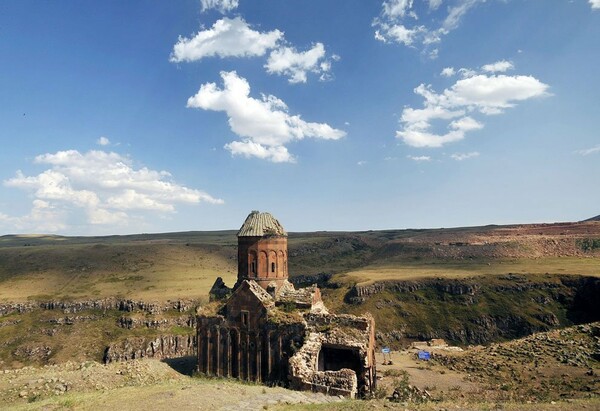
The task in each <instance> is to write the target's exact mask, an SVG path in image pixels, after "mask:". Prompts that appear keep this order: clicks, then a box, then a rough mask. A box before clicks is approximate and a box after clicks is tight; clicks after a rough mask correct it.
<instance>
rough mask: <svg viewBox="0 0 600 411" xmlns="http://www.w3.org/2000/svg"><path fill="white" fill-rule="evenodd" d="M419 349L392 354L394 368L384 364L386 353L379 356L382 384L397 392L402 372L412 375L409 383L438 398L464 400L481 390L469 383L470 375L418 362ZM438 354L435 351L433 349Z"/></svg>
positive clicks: (377, 355) (477, 385)
mask: <svg viewBox="0 0 600 411" xmlns="http://www.w3.org/2000/svg"><path fill="white" fill-rule="evenodd" d="M417 351H418V350H404V351H399V352H392V354H391V358H392V362H393V364H392V365H383V354H381V353H376V354H375V358H376V361H377V374H378V377H380V380H379V384H380V386H382V387H385V388H386V389H387V390H388V391H390V392H391V390H393V385H394V380H396V379H398V378H399V376H400V375H401V372H402V370H404V371H406V372H407V373H408V375H409V383H410V384H411V385H414V386H416V387H417V388H419V389H421V390H426V391H428V392H429V393H430V394H432V395H433V396H434V397H445V398H448V397H460V396H461V395H463V396H464V395H466V394H470V393H475V392H479V391H481V389H482V388H481V387H480V386H479V384H477V383H474V382H471V381H468V380H467V378H468V374H466V373H460V372H457V371H451V370H448V369H447V368H446V367H442V366H439V365H432V364H431V363H429V362H428V361H423V360H418V359H417ZM432 351H434V350H432Z"/></svg>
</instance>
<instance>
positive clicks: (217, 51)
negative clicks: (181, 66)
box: [170, 17, 283, 63]
mask: <svg viewBox="0 0 600 411" xmlns="http://www.w3.org/2000/svg"><path fill="white" fill-rule="evenodd" d="M282 39H283V33H282V32H281V31H279V30H273V31H269V32H264V33H261V32H258V31H255V30H252V29H251V28H250V26H249V25H248V23H246V22H245V21H244V19H242V18H241V17H236V18H233V19H229V18H227V17H224V18H222V19H221V20H217V21H216V22H215V24H213V26H212V27H211V28H209V29H206V30H202V31H199V32H198V33H196V35H195V36H194V37H192V38H186V37H181V36H180V37H179V41H178V42H177V44H175V46H173V52H172V53H171V58H170V60H171V62H174V63H177V62H182V61H197V60H201V59H202V58H204V57H213V56H219V57H222V58H224V57H252V56H262V55H264V54H265V53H266V52H267V51H268V50H270V49H272V48H275V47H276V46H277V44H278V42H279V41H280V40H282Z"/></svg>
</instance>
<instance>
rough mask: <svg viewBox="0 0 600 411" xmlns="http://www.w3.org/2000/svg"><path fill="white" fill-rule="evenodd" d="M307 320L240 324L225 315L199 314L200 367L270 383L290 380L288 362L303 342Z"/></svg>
mask: <svg viewBox="0 0 600 411" xmlns="http://www.w3.org/2000/svg"><path fill="white" fill-rule="evenodd" d="M303 335H304V325H303V324H299V323H298V324H286V325H283V324H281V325H274V324H268V323H265V324H263V325H262V326H261V327H256V328H249V329H245V328H240V327H237V326H235V325H232V324H231V323H229V322H228V321H227V320H226V319H225V318H224V317H222V316H215V317H204V316H200V317H198V334H197V341H198V351H197V355H198V371H199V372H202V373H204V374H206V375H213V376H218V377H231V378H238V379H240V380H247V381H256V382H265V383H270V384H283V385H287V383H288V362H289V358H290V357H291V356H292V355H293V353H294V352H295V350H297V348H298V347H299V346H300V345H301V344H302V339H303Z"/></svg>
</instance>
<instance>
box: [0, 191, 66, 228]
mask: <svg viewBox="0 0 600 411" xmlns="http://www.w3.org/2000/svg"><path fill="white" fill-rule="evenodd" d="M64 221H65V215H64V211H61V210H57V209H56V208H55V207H53V206H52V205H51V204H50V203H48V202H46V201H42V200H37V199H36V200H33V202H32V207H31V211H30V212H29V214H26V215H24V216H21V217H10V216H8V215H6V214H3V213H0V227H2V228H3V229H4V230H15V231H16V232H27V233H32V234H35V233H55V232H59V231H61V230H64V229H65V228H67V225H66V224H65V222H64Z"/></svg>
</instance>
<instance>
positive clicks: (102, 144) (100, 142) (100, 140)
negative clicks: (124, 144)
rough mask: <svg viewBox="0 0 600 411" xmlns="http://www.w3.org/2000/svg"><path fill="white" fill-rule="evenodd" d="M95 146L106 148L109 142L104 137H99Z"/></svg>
mask: <svg viewBox="0 0 600 411" xmlns="http://www.w3.org/2000/svg"><path fill="white" fill-rule="evenodd" d="M96 144H99V145H101V146H107V145H109V144H110V140H109V139H108V138H106V137H100V138H99V139H98V140H96Z"/></svg>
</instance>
